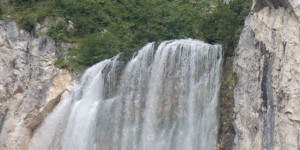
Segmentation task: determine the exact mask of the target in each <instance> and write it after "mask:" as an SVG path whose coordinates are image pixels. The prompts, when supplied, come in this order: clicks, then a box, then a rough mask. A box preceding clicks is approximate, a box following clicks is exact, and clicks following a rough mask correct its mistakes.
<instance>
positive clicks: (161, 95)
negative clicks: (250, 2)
mask: <svg viewBox="0 0 300 150" xmlns="http://www.w3.org/2000/svg"><path fill="white" fill-rule="evenodd" d="M221 57H222V55H221V48H220V46H218V45H209V44H205V43H203V42H201V41H197V40H191V39H188V40H174V41H166V42H163V43H162V44H160V46H159V47H158V48H157V50H155V48H154V43H151V44H147V45H146V46H145V47H144V48H143V49H141V50H140V51H139V52H138V54H137V55H136V56H135V57H134V58H133V59H132V60H131V61H130V62H129V63H128V64H127V65H126V67H124V65H123V64H122V62H120V61H119V60H118V59H119V56H116V57H114V58H113V59H111V60H105V61H102V62H100V63H98V64H96V65H94V66H93V67H91V68H89V69H88V70H87V71H86V72H85V74H84V75H83V77H82V82H81V84H80V85H79V86H78V88H77V89H76V90H74V94H73V97H72V98H71V100H68V101H67V100H65V101H62V102H61V103H60V104H59V105H58V106H57V108H56V109H54V110H53V112H52V113H51V114H50V115H49V116H48V117H47V119H46V121H45V122H44V123H43V124H42V125H41V126H40V127H39V128H38V129H37V130H36V132H35V134H34V137H33V138H32V140H31V142H30V149H31V150H42V149H43V150H44V149H45V150H46V149H49V150H57V149H58V150H60V149H62V150H213V149H215V145H216V141H217V140H216V138H217V131H218V121H217V120H218V117H217V106H218V91H219V87H220V76H221V63H222V60H221ZM124 68H125V69H124ZM63 108H64V109H65V110H64V109H63ZM61 113H63V115H61ZM59 139H60V140H59Z"/></svg>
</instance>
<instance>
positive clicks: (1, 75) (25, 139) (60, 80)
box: [0, 21, 71, 150]
mask: <svg viewBox="0 0 300 150" xmlns="http://www.w3.org/2000/svg"><path fill="white" fill-rule="evenodd" d="M68 47H69V46H68V45H66V44H56V43H55V42H54V41H53V40H52V39H50V38H46V37H39V38H38V37H34V36H32V35H30V34H29V33H27V32H25V31H23V30H19V29H17V27H16V24H15V23H14V22H3V21H1V22H0V135H1V136H0V149H1V150H24V149H27V144H28V143H29V140H30V138H31V136H32V132H33V131H34V129H35V128H36V127H37V126H38V125H39V124H40V123H41V122H42V121H43V119H44V117H45V115H47V113H48V112H50V111H51V110H52V108H53V107H54V106H55V105H56V103H57V102H58V101H59V100H60V97H61V96H62V95H63V93H66V90H67V88H68V87H69V86H70V84H71V76H70V74H69V73H68V71H66V70H59V69H57V68H56V67H54V66H53V63H54V61H55V60H56V58H57V55H59V54H62V53H61V52H59V51H61V50H63V51H64V50H67V49H68Z"/></svg>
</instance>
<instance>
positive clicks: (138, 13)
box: [1, 0, 250, 70]
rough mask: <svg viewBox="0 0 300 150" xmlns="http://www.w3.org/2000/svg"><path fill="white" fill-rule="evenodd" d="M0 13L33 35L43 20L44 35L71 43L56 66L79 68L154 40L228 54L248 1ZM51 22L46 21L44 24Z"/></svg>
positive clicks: (43, 4)
mask: <svg viewBox="0 0 300 150" xmlns="http://www.w3.org/2000/svg"><path fill="white" fill-rule="evenodd" d="M1 8H2V9H1V13H3V14H4V16H7V15H9V16H10V17H11V18H13V19H14V20H17V23H18V25H19V27H20V28H23V29H25V30H27V31H30V32H32V31H33V30H34V28H35V25H36V23H38V22H44V21H45V20H48V23H49V30H48V33H47V34H48V36H50V37H53V38H54V39H56V40H58V41H64V42H75V43H78V46H77V47H74V48H72V49H71V50H70V51H69V54H70V56H71V57H70V59H69V60H58V62H57V63H56V65H57V66H60V67H68V68H69V69H75V70H76V69H83V68H85V67H88V66H91V65H93V64H95V63H96V62H99V61H101V60H103V59H107V58H110V57H112V56H114V55H116V54H117V53H119V52H124V53H125V55H124V59H125V60H127V59H129V57H131V55H132V53H134V52H135V51H136V50H138V49H140V48H141V47H142V46H143V45H145V44H146V43H148V42H153V41H163V40H170V39H178V38H195V39H202V40H204V41H206V42H209V43H213V44H214V43H219V44H222V45H223V47H224V49H225V53H226V55H230V54H232V53H233V49H234V47H235V45H236V44H237V40H238V36H239V33H240V32H241V29H242V27H243V24H244V23H243V21H244V18H245V16H246V15H247V14H248V12H249V9H250V1H249V0H232V1H231V2H230V3H229V4H224V3H223V1H222V0H144V1H141V0H11V1H10V2H9V3H8V4H3V5H2V7H1ZM49 20H50V21H49Z"/></svg>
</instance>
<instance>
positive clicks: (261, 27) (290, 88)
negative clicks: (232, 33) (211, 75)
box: [234, 0, 300, 150]
mask: <svg viewBox="0 0 300 150" xmlns="http://www.w3.org/2000/svg"><path fill="white" fill-rule="evenodd" d="M299 7H300V1H299V0H255V1H254V2H253V7H252V12H251V13H250V15H249V16H248V17H247V19H246V21H245V28H244V30H243V32H242V34H241V37H240V41H239V46H238V48H237V52H236V56H235V60H234V71H235V72H236V73H237V76H238V79H239V81H238V83H237V85H236V87H235V91H234V99H235V108H234V113H235V115H234V128H235V133H236V135H235V139H234V149H236V150H249V149H255V150H273V149H275V150H282V149H288V150H296V149H300V39H299V38H300V30H299V29H300V28H299V23H300V22H299V17H300V15H299V11H300V8H299Z"/></svg>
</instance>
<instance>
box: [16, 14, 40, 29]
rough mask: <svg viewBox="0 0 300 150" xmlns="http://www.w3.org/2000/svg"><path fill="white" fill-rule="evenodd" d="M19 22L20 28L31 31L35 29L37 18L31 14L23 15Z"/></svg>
mask: <svg viewBox="0 0 300 150" xmlns="http://www.w3.org/2000/svg"><path fill="white" fill-rule="evenodd" d="M17 23H18V25H19V27H20V28H22V29H25V30H27V31H29V32H30V31H32V30H33V29H34V26H35V23H36V22H35V19H34V18H33V17H31V16H23V17H21V19H20V20H19V21H18V22H17Z"/></svg>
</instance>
